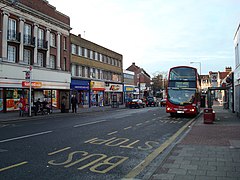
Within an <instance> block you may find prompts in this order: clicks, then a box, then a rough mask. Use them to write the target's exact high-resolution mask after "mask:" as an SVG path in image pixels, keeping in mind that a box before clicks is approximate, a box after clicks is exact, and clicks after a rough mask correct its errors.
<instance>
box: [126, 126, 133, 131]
mask: <svg viewBox="0 0 240 180" xmlns="http://www.w3.org/2000/svg"><path fill="white" fill-rule="evenodd" d="M130 128H132V126H128V127H125V128H124V130H127V129H130Z"/></svg>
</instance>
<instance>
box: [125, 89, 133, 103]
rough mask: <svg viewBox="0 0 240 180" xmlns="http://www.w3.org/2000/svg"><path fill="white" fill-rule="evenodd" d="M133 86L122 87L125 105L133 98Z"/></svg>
mask: <svg viewBox="0 0 240 180" xmlns="http://www.w3.org/2000/svg"><path fill="white" fill-rule="evenodd" d="M134 92H135V86H133V85H124V102H125V103H127V102H129V101H130V100H131V99H133V97H134Z"/></svg>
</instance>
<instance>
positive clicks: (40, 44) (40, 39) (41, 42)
mask: <svg viewBox="0 0 240 180" xmlns="http://www.w3.org/2000/svg"><path fill="white" fill-rule="evenodd" d="M43 45H44V30H43V29H41V28H39V29H38V47H41V48H43V47H44V46H43Z"/></svg>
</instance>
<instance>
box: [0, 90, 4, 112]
mask: <svg viewBox="0 0 240 180" xmlns="http://www.w3.org/2000/svg"><path fill="white" fill-rule="evenodd" d="M2 111H3V89H2V88H0V112H2Z"/></svg>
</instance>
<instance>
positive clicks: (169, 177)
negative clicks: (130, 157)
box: [0, 105, 240, 180]
mask: <svg viewBox="0 0 240 180" xmlns="http://www.w3.org/2000/svg"><path fill="white" fill-rule="evenodd" d="M123 108H125V106H124V105H120V106H119V107H118V108H112V107H111V106H104V107H91V108H80V109H78V112H77V114H81V113H89V112H99V111H112V110H118V109H123ZM213 110H214V111H215V113H216V115H215V116H216V118H215V121H214V122H213V124H204V116H203V114H201V115H200V116H198V118H196V120H195V121H194V123H193V124H192V125H191V126H190V129H189V130H188V131H187V132H186V133H185V135H184V137H183V138H181V139H180V140H179V141H178V142H177V143H176V144H175V145H174V146H173V147H172V149H170V150H169V152H167V154H166V156H165V157H164V159H163V160H161V161H159V163H158V164H157V165H156V167H154V169H153V172H151V173H148V175H147V176H145V177H144V178H143V179H148V180H240V118H239V117H237V116H236V114H234V113H232V112H230V111H229V110H227V109H223V106H220V105H215V106H213ZM70 115H75V113H60V111H53V113H52V114H49V115H39V116H33V117H28V116H25V117H19V113H18V112H13V113H1V114H0V123H6V122H10V121H20V120H32V119H38V118H43V117H49V116H51V117H53V116H70Z"/></svg>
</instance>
